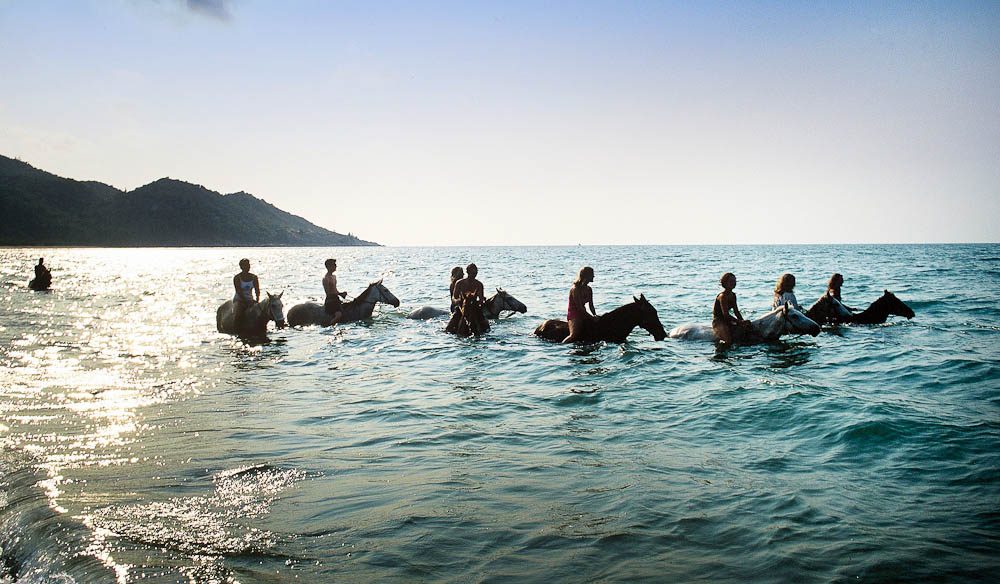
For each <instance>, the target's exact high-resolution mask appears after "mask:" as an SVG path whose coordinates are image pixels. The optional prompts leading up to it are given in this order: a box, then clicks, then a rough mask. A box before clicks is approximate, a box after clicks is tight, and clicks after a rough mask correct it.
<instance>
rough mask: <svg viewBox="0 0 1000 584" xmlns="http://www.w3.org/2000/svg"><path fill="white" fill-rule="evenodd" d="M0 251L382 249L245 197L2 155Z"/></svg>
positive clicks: (263, 202)
mask: <svg viewBox="0 0 1000 584" xmlns="http://www.w3.org/2000/svg"><path fill="white" fill-rule="evenodd" d="M0 245H67V246H72V245H85V246H109V247H133V246H320V245H324V246H325V245H330V246H334V245H378V244H376V243H372V242H370V241H364V240H362V239H358V238H357V237H355V236H353V235H350V234H348V235H344V234H341V233H336V232H334V231H330V230H327V229H323V228H322V227H318V226H316V225H313V224H312V223H310V222H309V221H306V220H305V219H303V218H301V217H298V216H296V215H292V214H291V213H287V212H285V211H282V210H281V209H279V208H277V207H275V206H274V205H271V204H270V203H267V202H266V201H263V200H261V199H258V198H256V197H254V196H253V195H250V194H248V193H244V192H239V193H232V194H228V195H223V194H220V193H217V192H215V191H210V190H208V189H206V188H205V187H202V186H200V185H195V184H191V183H187V182H184V181H179V180H173V179H169V178H161V179H160V180H157V181H155V182H152V183H150V184H148V185H145V186H143V187H139V188H137V189H135V190H133V191H127V192H126V191H122V190H119V189H116V188H114V187H112V186H109V185H106V184H103V183H99V182H95V181H77V180H73V179H68V178H62V177H59V176H56V175H54V174H50V173H48V172H45V171H43V170H39V169H37V168H34V167H33V166H31V165H30V164H27V163H25V162H22V161H20V160H15V159H12V158H7V157H5V156H0Z"/></svg>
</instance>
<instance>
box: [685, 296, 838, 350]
mask: <svg viewBox="0 0 1000 584" xmlns="http://www.w3.org/2000/svg"><path fill="white" fill-rule="evenodd" d="M732 331H733V344H736V343H739V344H752V343H760V342H764V341H773V340H776V339H777V338H778V337H780V336H781V335H788V334H793V335H801V334H808V335H812V336H814V337H815V336H816V335H818V334H819V331H820V328H819V325H818V324H816V321H814V320H812V319H810V318H809V317H808V316H806V315H804V314H802V313H801V312H799V311H798V310H795V309H794V308H792V307H791V306H789V305H787V304H782V305H781V306H779V307H778V308H775V309H774V310H772V311H771V312H768V313H767V314H765V315H764V316H762V317H760V318H758V319H756V320H753V321H751V322H750V326H749V328H747V329H744V328H742V327H738V326H734V327H733V328H732ZM670 338H672V339H684V340H692V341H718V340H719V338H718V337H717V336H716V335H715V332H714V331H712V325H708V324H682V325H681V326H679V327H676V328H674V329H673V330H671V331H670Z"/></svg>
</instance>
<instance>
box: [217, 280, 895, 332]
mask: <svg viewBox="0 0 1000 584" xmlns="http://www.w3.org/2000/svg"><path fill="white" fill-rule="evenodd" d="M281 296H282V294H271V293H267V294H266V296H265V298H264V299H263V300H261V301H260V302H258V303H256V304H254V305H252V306H249V307H248V308H247V309H246V311H245V312H244V314H243V317H242V318H241V319H240V323H239V326H237V324H236V322H235V318H234V310H233V309H234V306H233V302H232V300H229V301H226V302H225V303H223V304H222V306H220V307H219V309H218V310H217V311H216V328H217V329H218V331H219V332H221V333H227V334H233V335H238V336H240V337H243V338H249V339H260V338H265V337H266V333H267V324H268V322H270V321H274V323H275V325H276V326H277V327H278V328H279V329H281V328H284V327H285V326H286V324H287V325H288V326H307V325H318V326H330V325H331V324H332V320H333V317H332V316H331V315H329V314H328V313H327V312H326V311H325V310H324V308H323V306H322V305H321V304H317V303H315V302H305V303H302V304H296V305H295V306H293V307H292V308H291V309H290V310H289V311H288V317H287V323H286V318H285V314H284V306H283V304H282V302H281ZM378 303H383V304H390V305H392V306H393V307H397V308H398V307H399V299H398V298H396V296H395V295H394V294H393V293H392V292H390V291H389V289H388V288H386V287H385V285H383V284H382V280H379V281H377V282H372V283H371V284H369V285H368V287H367V288H365V290H364V292H362V293H361V294H358V296H357V297H356V298H354V299H353V300H351V301H349V302H345V303H344V304H343V305H342V306H341V313H342V316H341V318H340V320H339V321H338V323H348V322H355V321H358V320H364V319H367V318H371V315H372V312H373V311H374V309H375V305H376V304H378ZM527 311H528V308H527V307H526V306H525V305H524V303H523V302H521V301H520V300H518V299H516V298H514V297H513V296H511V295H510V294H509V293H508V292H506V291H505V290H504V289H503V288H497V289H496V294H494V295H492V296H490V297H489V298H487V299H482V298H478V297H477V296H476V295H475V294H467V295H465V296H463V297H462V298H460V299H459V302H458V305H457V307H456V309H455V310H454V311H452V312H451V313H450V314H451V316H450V319H449V321H448V325H447V326H446V327H445V330H446V331H447V332H449V333H453V334H455V335H458V336H461V337H469V336H474V335H481V334H483V333H486V332H487V331H489V329H490V320H494V319H497V318H500V316H501V315H502V314H504V313H507V312H509V313H510V314H514V313H521V314H524V313H526V312H527ZM448 314H449V311H447V310H440V309H436V308H432V307H429V306H424V307H421V308H418V309H416V310H414V311H412V312H410V313H409V314H408V315H407V318H411V319H419V320H426V319H430V318H436V317H441V316H445V315H448ZM890 315H894V316H902V317H905V318H908V319H909V318H913V316H914V313H913V310H912V309H911V308H910V307H909V306H907V305H906V304H905V303H904V302H903V301H901V300H900V299H899V298H897V297H896V295H895V294H893V293H892V292H889V291H888V290H886V291H885V293H884V294H883V295H882V296H881V297H879V298H878V299H877V300H875V301H874V302H872V303H871V305H870V306H868V308H866V309H865V310H863V311H861V312H853V311H851V310H850V309H848V308H847V307H846V306H844V304H843V303H841V302H840V300H838V299H837V298H836V297H835V296H834V295H833V293H831V292H828V293H826V294H824V295H823V296H821V297H820V298H819V300H817V301H816V302H815V303H814V304H813V305H812V306H811V307H810V308H809V309H808V310H806V311H805V312H804V313H803V312H801V311H799V310H797V309H795V308H794V307H792V306H791V305H789V304H783V305H781V306H779V307H778V308H776V309H774V310H772V311H770V312H768V313H767V314H765V315H763V316H761V317H760V318H757V319H755V320H752V321H750V322H749V324H748V326H746V327H743V328H741V329H740V334H739V336H738V338H737V342H738V343H740V344H752V343H759V342H767V341H773V340H776V339H778V338H779V337H781V336H783V335H789V334H798V335H802V334H808V335H812V336H816V335H818V334H819V333H820V330H821V329H820V327H821V325H824V324H839V323H844V324H881V323H884V322H885V321H886V320H887V319H888V317H889V316H890ZM636 327H638V328H641V329H643V330H645V331H646V332H648V333H649V334H650V335H651V336H652V337H653V338H654V339H656V340H657V341H662V340H663V339H665V338H667V337H670V338H673V339H687V340H706V341H717V340H718V338H717V337H716V335H715V333H714V332H713V331H712V326H711V325H708V324H684V325H681V326H678V327H676V328H674V329H672V330H671V331H670V332H667V331H665V330H664V328H663V325H662V324H661V323H660V318H659V315H658V314H657V312H656V308H654V307H653V305H652V304H650V302H649V300H647V299H646V297H645V296H644V295H642V294H640V295H639V296H638V297H635V296H633V297H632V302H628V303H626V304H625V305H623V306H620V307H618V308H616V309H614V310H611V311H609V312H606V313H604V314H602V315H600V316H598V317H597V318H595V319H594V320H593V321H592V322H590V324H589V325H588V326H586V327H585V328H584V331H583V337H582V338H581V339H580V341H581V342H600V341H606V342H612V343H623V342H625V340H626V339H627V338H628V336H629V334H631V333H632V331H633V330H634V329H635V328H636ZM534 334H535V335H536V336H538V337H541V338H543V339H547V340H550V341H557V342H558V341H562V340H563V339H565V338H566V336H567V335H568V334H569V326H568V324H567V323H566V321H564V320H556V319H552V320H546V321H545V322H543V323H542V324H540V325H539V326H538V327H537V328H536V329H535V332H534Z"/></svg>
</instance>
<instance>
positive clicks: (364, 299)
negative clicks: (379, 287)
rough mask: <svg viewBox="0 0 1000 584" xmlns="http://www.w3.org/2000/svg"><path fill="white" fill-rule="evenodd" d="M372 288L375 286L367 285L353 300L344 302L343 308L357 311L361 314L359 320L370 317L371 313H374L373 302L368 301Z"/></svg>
mask: <svg viewBox="0 0 1000 584" xmlns="http://www.w3.org/2000/svg"><path fill="white" fill-rule="evenodd" d="M374 287H375V284H369V285H368V287H367V288H365V291H364V292H362V293H361V294H358V295H357V297H355V298H354V300H351V301H350V302H345V303H344V307H345V308H350V309H357V310H359V311H360V312H361V318H366V317H369V316H371V315H372V312H374V311H375V301H374V300H370V299H369V297H370V296H371V293H372V289H373V288H374Z"/></svg>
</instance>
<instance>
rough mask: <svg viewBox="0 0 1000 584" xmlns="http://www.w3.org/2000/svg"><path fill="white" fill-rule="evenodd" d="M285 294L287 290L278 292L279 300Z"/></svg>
mask: <svg viewBox="0 0 1000 584" xmlns="http://www.w3.org/2000/svg"><path fill="white" fill-rule="evenodd" d="M284 295H285V291H284V290H282V291H281V292H278V300H281V297H282V296H284Z"/></svg>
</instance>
